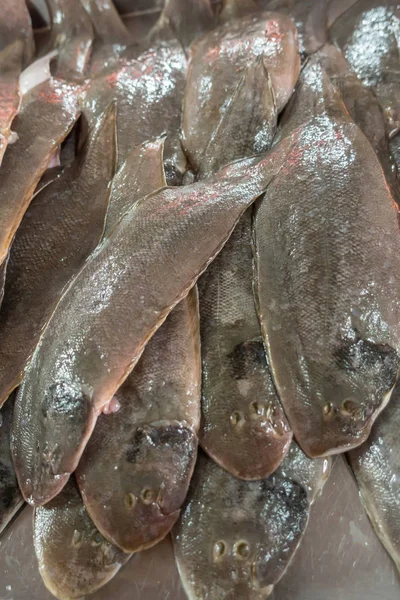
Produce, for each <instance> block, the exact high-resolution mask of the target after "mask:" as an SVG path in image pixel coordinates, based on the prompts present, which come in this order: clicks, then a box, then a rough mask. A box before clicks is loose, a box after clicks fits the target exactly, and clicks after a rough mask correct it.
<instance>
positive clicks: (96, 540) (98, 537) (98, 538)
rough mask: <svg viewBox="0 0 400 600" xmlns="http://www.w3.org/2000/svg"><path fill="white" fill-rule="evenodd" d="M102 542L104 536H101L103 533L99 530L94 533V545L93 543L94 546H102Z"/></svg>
mask: <svg viewBox="0 0 400 600" xmlns="http://www.w3.org/2000/svg"><path fill="white" fill-rule="evenodd" d="M101 542H102V537H101V534H100V533H99V532H98V531H96V532H95V533H94V535H93V542H92V545H93V546H100V544H101Z"/></svg>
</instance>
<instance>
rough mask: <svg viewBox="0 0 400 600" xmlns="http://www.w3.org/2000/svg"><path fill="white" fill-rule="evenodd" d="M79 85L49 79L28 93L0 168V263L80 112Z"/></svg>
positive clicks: (80, 89)
mask: <svg viewBox="0 0 400 600" xmlns="http://www.w3.org/2000/svg"><path fill="white" fill-rule="evenodd" d="M82 94H83V89H82V87H81V86H78V85H75V84H70V83H67V82H65V81H62V80H60V79H54V78H50V79H48V80H46V81H44V82H42V83H40V84H39V85H37V86H36V87H34V88H33V89H31V90H30V91H29V92H27V93H26V94H25V95H24V96H23V98H22V104H21V109H20V111H19V113H18V115H17V117H16V118H15V120H14V123H13V127H14V129H15V131H16V132H17V134H18V140H17V141H16V142H15V143H13V144H12V145H10V146H9V148H8V151H7V153H6V155H5V156H4V159H3V164H2V165H1V169H0V264H1V263H2V262H3V261H4V259H5V257H6V255H7V251H8V248H9V246H10V244H11V241H12V239H13V237H14V234H15V232H16V230H17V228H18V227H19V224H20V222H21V220H22V217H23V216H24V213H25V211H26V209H27V208H28V206H29V203H30V201H31V200H32V196H33V194H34V192H35V188H36V185H37V183H38V182H39V180H40V178H41V176H42V175H43V173H44V171H45V170H46V168H47V165H48V163H49V160H50V158H51V155H52V153H53V152H54V150H55V149H56V148H57V147H58V146H59V145H60V144H61V142H62V141H63V140H64V139H65V137H66V136H67V134H68V132H69V131H70V130H71V129H72V127H73V125H74V123H75V121H76V120H77V118H78V116H79V113H80V99H81V96H82Z"/></svg>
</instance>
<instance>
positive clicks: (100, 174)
mask: <svg viewBox="0 0 400 600" xmlns="http://www.w3.org/2000/svg"><path fill="white" fill-rule="evenodd" d="M115 162H116V140H115V106H113V105H111V106H110V107H109V108H108V110H107V111H106V112H105V113H104V115H102V117H101V118H100V119H99V121H98V122H97V124H96V126H95V127H94V129H93V131H92V132H91V133H90V136H89V138H88V140H87V142H86V144H85V146H84V147H83V148H82V150H81V153H80V155H79V157H78V159H77V160H76V161H75V162H74V163H73V164H72V165H71V166H69V167H66V168H65V169H64V171H63V172H62V174H61V175H60V176H59V177H58V179H56V180H55V181H53V183H52V184H50V185H49V186H47V187H46V188H44V189H43V191H42V192H41V193H40V194H38V195H36V196H35V199H34V201H33V202H32V204H31V206H30V207H29V209H28V211H27V213H26V214H25V217H24V219H23V220H22V223H21V225H20V227H19V229H18V231H17V233H16V237H15V239H14V242H13V245H12V249H11V258H10V261H9V265H8V268H7V280H6V285H5V300H4V303H3V306H2V310H1V311H0V338H1V344H0V406H1V405H2V404H3V403H4V402H5V401H6V400H7V398H8V396H9V394H10V393H11V392H12V390H13V389H15V388H16V387H17V386H18V384H19V383H20V382H21V380H22V377H23V373H24V369H25V367H26V365H27V363H28V361H29V358H30V357H31V355H32V353H33V352H34V349H35V347H36V344H37V342H38V340H39V337H40V335H41V333H42V331H43V329H44V328H45V326H46V323H47V321H48V320H49V318H50V316H51V313H52V312H53V310H54V308H55V306H56V304H57V302H58V300H59V298H60V295H61V293H62V291H63V289H64V288H65V287H66V286H67V284H68V283H69V281H70V280H71V278H72V277H73V276H74V275H75V274H76V273H77V272H78V270H79V269H80V268H81V266H82V265H83V263H84V261H85V260H86V258H87V257H88V256H89V254H90V253H91V252H92V251H93V250H94V249H95V248H96V246H97V244H98V242H99V241H100V239H101V236H102V233H103V228H104V221H105V216H106V212H107V205H108V200H109V196H110V190H111V179H112V177H113V175H114V170H115Z"/></svg>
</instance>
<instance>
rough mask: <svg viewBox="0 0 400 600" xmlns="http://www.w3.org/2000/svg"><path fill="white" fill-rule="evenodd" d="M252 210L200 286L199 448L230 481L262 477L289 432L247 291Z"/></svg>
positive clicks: (288, 440) (280, 455) (283, 449)
mask: <svg viewBox="0 0 400 600" xmlns="http://www.w3.org/2000/svg"><path fill="white" fill-rule="evenodd" d="M251 221H252V216H251V212H250V211H247V212H246V213H245V214H244V215H243V217H242V218H241V220H240V222H239V223H238V225H237V226H236V228H235V230H234V232H233V233H232V235H231V237H230V239H229V240H228V242H227V244H226V246H225V248H224V249H223V250H222V252H221V253H220V254H219V255H218V257H217V258H216V259H215V260H214V261H213V263H212V264H211V265H210V266H209V267H208V269H207V271H206V272H205V273H204V275H203V276H202V277H201V279H200V281H199V284H198V285H199V293H200V307H201V311H200V318H201V340H202V364H203V383H202V426H201V429H200V442H201V445H202V447H203V449H204V450H205V451H206V452H207V453H208V454H209V455H210V456H211V457H212V458H213V459H214V460H215V461H216V462H217V463H218V464H220V465H221V466H222V467H224V468H225V469H227V470H228V471H229V472H230V473H232V474H233V475H235V476H236V477H241V478H243V479H249V480H251V479H262V478H264V477H268V475H270V474H271V473H273V472H274V471H275V470H276V468H277V467H278V466H279V464H280V463H281V461H282V459H283V458H284V456H285V454H286V453H287V451H288V449H289V446H290V443H291V440H292V431H291V429H290V427H289V424H288V422H287V419H286V417H285V414H284V412H283V409H282V406H281V404H280V402H279V398H278V397H277V393H276V389H275V387H274V384H273V381H272V377H271V374H270V371H269V368H268V363H267V360H266V356H265V349H264V345H263V340H262V337H261V330H260V324H259V321H258V319H257V313H256V310H255V305H254V296H253V288H252V278H251V273H252V262H253V256H252V249H251Z"/></svg>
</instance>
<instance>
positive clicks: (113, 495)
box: [78, 417, 197, 552]
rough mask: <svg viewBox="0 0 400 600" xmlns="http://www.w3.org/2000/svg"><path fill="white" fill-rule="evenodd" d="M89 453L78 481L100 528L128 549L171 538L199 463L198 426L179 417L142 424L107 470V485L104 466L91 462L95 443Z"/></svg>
mask: <svg viewBox="0 0 400 600" xmlns="http://www.w3.org/2000/svg"><path fill="white" fill-rule="evenodd" d="M105 418H107V417H105ZM103 420H104V419H103ZM117 452H118V450H117ZM87 454H88V456H87V457H86V456H85V455H86V453H85V455H84V457H83V461H82V463H81V464H80V465H79V469H78V482H79V486H80V489H81V491H82V494H83V497H84V499H85V503H86V506H87V507H88V510H89V512H90V514H91V515H92V517H93V519H94V520H95V522H96V524H97V526H98V527H99V529H100V530H101V531H102V532H103V533H104V534H105V535H106V536H107V537H108V538H109V539H111V540H112V541H113V542H114V543H115V544H116V545H118V546H119V547H121V548H123V549H124V550H125V551H127V552H136V551H139V550H141V549H144V548H148V547H150V546H152V545H154V544H155V543H156V542H158V541H159V540H160V539H162V538H163V537H165V536H166V535H167V533H168V532H169V531H170V529H171V528H172V526H173V525H174V524H175V522H176V520H177V518H178V516H179V510H180V507H181V505H182V504H183V501H184V499H185V497H186V493H187V489H188V486H189V482H190V478H191V475H192V471H193V468H194V463H195V460H196V454H197V438H196V435H195V434H194V433H193V431H192V430H191V429H189V428H188V427H185V426H182V424H181V423H179V422H157V423H152V424H144V425H139V426H137V427H136V428H135V430H134V432H133V433H132V436H131V438H130V440H129V442H128V443H127V444H124V445H123V448H122V450H121V451H120V452H119V456H118V458H116V459H115V461H114V462H115V465H114V468H113V469H107V480H106V481H103V482H102V485H101V486H100V488H101V489H99V485H98V484H99V481H101V476H102V475H101V469H102V465H101V464H99V465H94V464H93V465H92V464H91V462H90V446H89V447H88V450H87Z"/></svg>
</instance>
